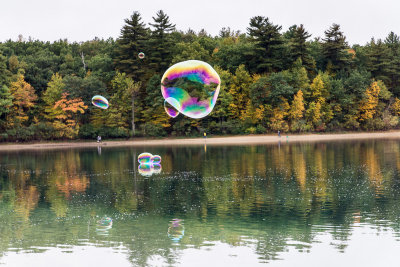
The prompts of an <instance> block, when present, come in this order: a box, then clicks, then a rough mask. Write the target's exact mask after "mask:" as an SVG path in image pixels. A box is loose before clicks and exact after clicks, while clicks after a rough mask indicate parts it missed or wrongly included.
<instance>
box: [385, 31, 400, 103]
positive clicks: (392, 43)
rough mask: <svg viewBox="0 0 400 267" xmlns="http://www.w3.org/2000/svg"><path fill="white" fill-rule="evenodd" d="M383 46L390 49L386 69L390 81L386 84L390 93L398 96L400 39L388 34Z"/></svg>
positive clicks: (395, 35)
mask: <svg viewBox="0 0 400 267" xmlns="http://www.w3.org/2000/svg"><path fill="white" fill-rule="evenodd" d="M385 44H386V45H387V46H388V47H389V49H390V54H389V58H390V64H389V68H388V74H389V77H390V81H389V82H388V83H386V84H387V85H388V87H389V88H390V90H391V91H392V92H394V93H395V94H396V95H397V96H400V38H399V36H398V35H397V34H395V33H394V32H390V33H389V35H388V36H387V37H386V39H385Z"/></svg>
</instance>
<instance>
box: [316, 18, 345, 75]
mask: <svg viewBox="0 0 400 267" xmlns="http://www.w3.org/2000/svg"><path fill="white" fill-rule="evenodd" d="M323 41H324V42H323V43H322V49H323V55H324V58H325V64H326V65H325V66H326V69H327V70H328V71H333V72H336V71H339V70H347V69H348V67H349V65H350V62H351V55H350V54H349V52H348V50H347V49H348V48H349V46H348V44H347V41H346V37H345V36H344V35H343V32H341V31H340V26H339V25H338V24H333V25H332V26H331V27H330V28H329V30H327V31H325V38H324V39H323Z"/></svg>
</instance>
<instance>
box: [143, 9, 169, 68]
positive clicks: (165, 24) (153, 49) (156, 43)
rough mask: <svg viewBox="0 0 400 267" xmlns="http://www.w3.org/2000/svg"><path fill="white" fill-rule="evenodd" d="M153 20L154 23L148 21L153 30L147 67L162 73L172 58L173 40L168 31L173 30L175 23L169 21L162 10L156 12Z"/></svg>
mask: <svg viewBox="0 0 400 267" xmlns="http://www.w3.org/2000/svg"><path fill="white" fill-rule="evenodd" d="M153 20H154V23H150V25H151V26H152V27H153V28H154V30H152V32H151V36H150V39H149V49H150V53H149V55H148V57H149V62H150V63H149V67H150V68H151V69H152V70H154V71H155V72H156V73H162V72H164V71H165V70H166V69H167V68H168V67H169V65H170V63H171V60H172V51H173V44H174V41H173V40H172V38H171V36H170V33H171V32H172V31H174V30H175V24H172V23H170V21H169V16H168V15H167V14H165V13H164V11H162V10H159V11H158V12H157V14H156V17H153Z"/></svg>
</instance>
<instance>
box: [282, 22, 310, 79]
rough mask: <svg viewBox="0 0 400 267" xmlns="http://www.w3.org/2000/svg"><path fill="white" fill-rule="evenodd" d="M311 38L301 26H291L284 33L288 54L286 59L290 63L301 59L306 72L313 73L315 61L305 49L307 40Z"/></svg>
mask: <svg viewBox="0 0 400 267" xmlns="http://www.w3.org/2000/svg"><path fill="white" fill-rule="evenodd" d="M310 37H311V34H309V33H308V32H307V31H306V30H305V29H304V26H303V24H300V26H297V25H293V26H291V27H290V28H289V30H288V31H287V32H286V33H285V38H286V39H287V40H288V45H289V53H288V57H289V59H290V61H291V63H294V62H295V61H296V60H297V59H299V58H300V59H301V61H302V64H303V65H304V66H305V67H306V69H307V70H308V71H310V72H311V71H315V60H314V59H313V58H312V57H311V55H310V52H309V51H308V48H307V43H306V42H307V39H308V38H310Z"/></svg>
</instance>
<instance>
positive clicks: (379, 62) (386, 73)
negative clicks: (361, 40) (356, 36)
mask: <svg viewBox="0 0 400 267" xmlns="http://www.w3.org/2000/svg"><path fill="white" fill-rule="evenodd" d="M366 49H367V52H366V55H367V57H368V60H367V70H368V71H370V72H371V74H372V77H374V78H375V79H378V80H382V81H383V82H385V83H386V84H390V65H391V58H390V49H389V47H388V46H387V45H386V44H385V43H383V42H382V41H381V40H378V41H377V42H375V40H374V39H372V40H371V42H370V43H369V44H368V46H367V47H366Z"/></svg>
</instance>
